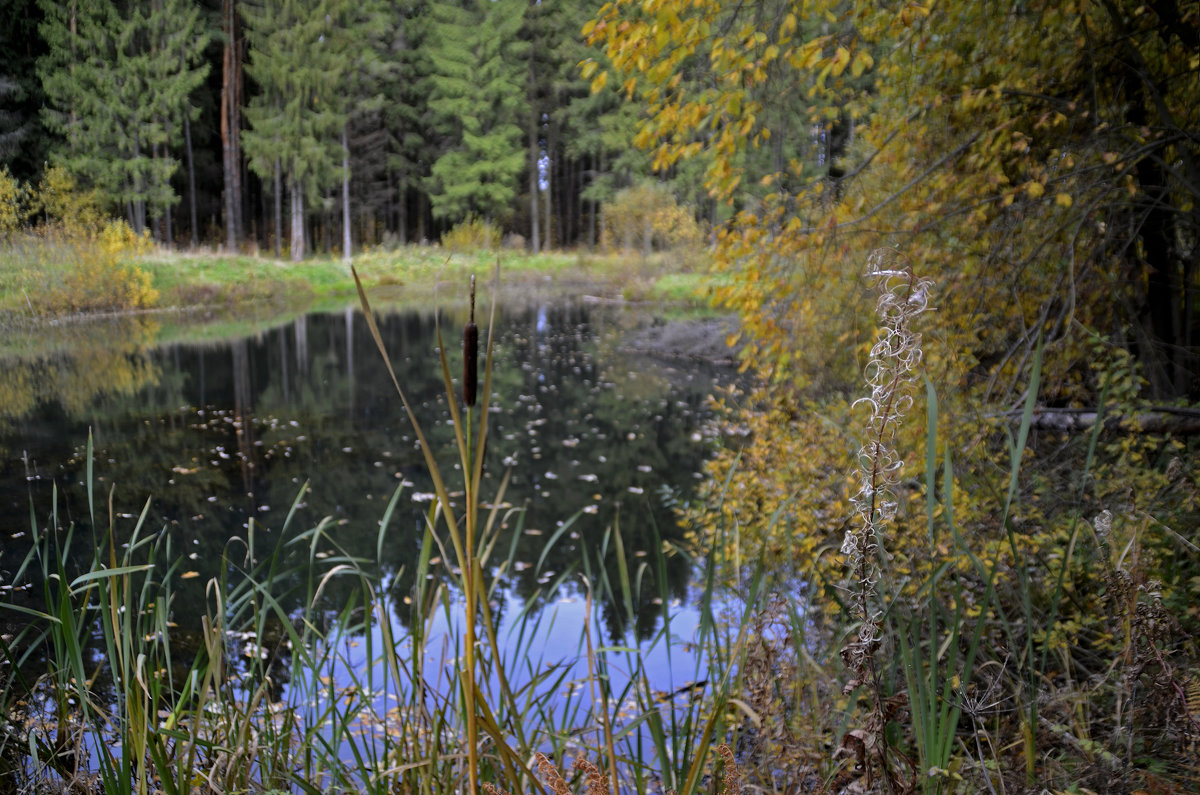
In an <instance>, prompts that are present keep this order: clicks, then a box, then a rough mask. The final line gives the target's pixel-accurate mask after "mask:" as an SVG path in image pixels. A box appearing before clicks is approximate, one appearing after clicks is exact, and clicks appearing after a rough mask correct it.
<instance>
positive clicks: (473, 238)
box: [442, 218, 500, 253]
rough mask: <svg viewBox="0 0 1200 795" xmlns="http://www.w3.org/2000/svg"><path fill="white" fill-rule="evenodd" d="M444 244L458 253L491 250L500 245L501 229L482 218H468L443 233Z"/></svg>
mask: <svg viewBox="0 0 1200 795" xmlns="http://www.w3.org/2000/svg"><path fill="white" fill-rule="evenodd" d="M442 245H443V246H445V247H446V248H448V249H450V250H451V251H454V252H458V253H468V252H472V251H480V250H483V251H490V250H492V249H496V248H499V247H500V230H499V229H497V228H495V227H494V226H492V225H491V224H490V223H488V222H487V221H484V220H483V219H481V218H468V219H467V220H465V221H463V222H461V223H459V224H457V225H456V226H455V227H454V228H453V229H451V230H450V231H449V232H446V233H445V234H444V235H442Z"/></svg>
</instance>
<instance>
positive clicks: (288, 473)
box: [0, 303, 720, 637]
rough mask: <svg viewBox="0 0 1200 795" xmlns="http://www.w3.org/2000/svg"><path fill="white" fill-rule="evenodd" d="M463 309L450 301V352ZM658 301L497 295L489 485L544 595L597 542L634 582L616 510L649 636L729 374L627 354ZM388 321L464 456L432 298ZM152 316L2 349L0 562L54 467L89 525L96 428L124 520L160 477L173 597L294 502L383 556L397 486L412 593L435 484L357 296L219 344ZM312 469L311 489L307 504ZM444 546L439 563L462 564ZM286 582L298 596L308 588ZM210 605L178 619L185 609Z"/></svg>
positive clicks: (447, 453) (369, 554)
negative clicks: (668, 550) (108, 334)
mask: <svg viewBox="0 0 1200 795" xmlns="http://www.w3.org/2000/svg"><path fill="white" fill-rule="evenodd" d="M461 320H463V318H455V317H443V318H442V323H443V332H444V334H445V338H446V340H447V345H448V347H449V348H450V350H451V352H452V354H453V358H454V359H455V360H456V359H457V344H458V339H459V337H458V331H459V324H460V322H461ZM643 320H644V318H641V317H638V316H636V315H633V314H630V313H629V312H628V311H626V310H622V309H620V308H614V307H597V306H590V305H585V304H581V303H567V304H554V305H545V306H541V307H537V308H535V309H532V310H521V311H510V312H501V313H500V317H499V320H498V323H497V332H498V342H497V361H496V365H495V368H494V375H493V393H494V408H493V411H494V412H495V413H494V415H493V416H492V417H491V424H492V427H491V432H490V441H489V446H488V450H487V467H486V472H485V481H484V483H485V485H484V489H483V493H484V495H485V496H486V495H489V494H492V493H494V491H495V489H496V488H497V487H498V485H499V482H500V480H501V478H502V476H503V474H504V473H505V471H506V470H509V469H511V473H512V474H511V482H510V484H509V487H508V490H507V492H506V493H505V494H504V495H503V498H504V500H505V502H506V503H507V505H509V506H511V507H512V508H516V509H521V510H519V511H512V512H506V513H505V515H506V516H507V521H506V523H505V524H506V527H505V535H504V536H502V537H501V539H500V541H499V543H498V548H500V549H503V550H508V549H509V548H510V547H511V548H514V549H515V559H516V560H518V561H520V562H521V564H524V565H519V566H518V567H516V568H517V570H514V571H511V572H508V573H507V574H506V575H505V577H506V582H505V584H506V586H507V588H506V589H505V590H506V592H507V594H508V596H509V597H511V598H513V601H519V602H521V603H532V604H533V605H535V606H537V605H540V604H542V603H543V602H545V601H546V600H547V599H548V598H549V596H548V589H547V586H548V585H549V584H551V583H553V582H555V581H557V580H559V579H560V578H562V577H563V576H564V574H566V575H567V577H566V582H568V583H570V582H573V581H575V580H574V579H573V575H572V574H571V573H572V572H574V571H579V570H581V569H582V568H583V566H584V565H585V564H584V556H585V555H590V556H591V558H590V560H589V562H588V563H587V564H586V565H588V566H590V567H592V569H593V572H594V571H595V569H596V568H597V567H601V566H602V567H604V568H605V569H606V570H608V571H609V574H610V578H611V580H612V582H614V583H615V582H619V578H618V576H617V570H618V561H617V559H616V551H615V548H614V545H613V544H612V543H609V544H608V546H607V547H605V546H604V539H605V537H606V531H607V530H609V529H610V528H612V527H613V526H614V525H618V524H619V527H620V530H621V533H622V538H623V542H624V551H625V555H626V561H625V564H626V566H627V568H628V571H629V572H630V574H631V576H632V577H634V578H636V580H637V582H639V583H640V597H639V598H638V600H637V603H636V610H635V614H634V616H633V623H634V626H633V627H632V629H634V630H635V633H636V635H637V636H639V637H646V636H648V635H649V634H650V633H651V632H652V631H653V629H654V626H655V623H656V620H657V617H658V616H659V615H660V614H661V611H662V610H663V602H664V601H670V600H671V599H681V598H683V597H684V595H685V592H686V585H687V582H686V579H687V576H688V570H687V565H686V562H685V561H684V560H683V559H682V558H679V557H669V558H667V559H665V561H664V563H663V565H661V566H658V565H657V564H655V563H654V561H655V555H654V554H653V553H654V551H655V550H657V549H659V548H660V547H661V545H662V543H663V542H671V541H677V540H678V535H679V529H678V528H677V527H676V524H675V522H674V519H673V517H672V514H671V510H670V502H671V501H672V500H674V499H679V498H681V497H685V496H686V495H687V494H688V491H689V489H690V487H691V485H692V483H694V479H695V473H696V472H697V471H698V470H699V468H700V464H701V460H702V457H703V455H704V454H705V451H706V449H707V446H708V442H707V441H706V439H705V438H704V437H703V433H702V428H703V427H704V423H705V420H706V414H705V409H704V403H705V399H706V398H707V396H708V395H709V394H711V392H712V389H713V383H714V379H715V378H716V377H717V376H718V375H720V373H719V371H717V370H716V369H715V368H714V369H708V368H705V367H704V366H702V365H700V364H695V363H693V364H690V365H688V366H687V367H683V366H679V367H675V366H668V365H666V364H664V362H662V361H656V360H652V359H647V358H645V357H639V356H634V355H631V354H626V353H624V352H623V351H622V348H621V340H622V332H623V331H624V330H626V329H627V328H629V327H631V326H634V325H637V324H638V323H640V322H642V321H643ZM380 330H381V332H382V333H383V335H384V337H385V340H386V342H387V345H388V347H389V349H390V350H391V352H392V354H393V357H394V361H393V366H394V367H395V369H396V373H397V376H398V377H399V378H400V380H401V383H402V384H403V385H404V387H405V389H406V391H407V392H408V394H409V397H410V399H412V400H413V401H414V403H415V405H416V407H417V413H418V415H419V417H420V419H421V421H422V423H423V425H424V428H425V432H426V434H427V436H428V438H429V439H430V441H431V442H432V443H433V445H434V446H435V448H436V449H437V450H439V451H441V452H442V454H441V455H440V460H441V461H442V466H443V467H444V468H445V470H446V471H449V470H451V469H454V468H455V466H456V465H455V457H454V441H453V439H454V437H453V427H452V425H451V424H450V420H449V413H448V412H447V410H446V406H445V402H444V401H445V399H444V395H443V393H442V388H441V383H440V371H439V368H438V367H437V364H436V361H437V360H436V353H435V351H436V338H435V336H434V316H433V314H432V313H429V312H425V313H420V312H407V313H403V314H392V315H387V316H384V317H381V318H380ZM152 333H153V330H152V329H150V330H146V329H143V330H141V331H138V332H136V333H135V334H130V335H128V336H126V337H125V339H124V340H123V341H122V342H120V343H118V344H112V343H111V342H110V341H107V340H105V339H103V338H102V337H101V335H98V334H97V335H93V336H91V337H89V336H88V335H86V334H84V335H81V336H80V338H79V340H78V344H77V345H76V346H73V347H72V350H71V352H69V353H62V354H53V355H47V356H42V357H32V358H30V357H8V358H6V359H4V360H2V361H0V385H3V386H2V387H0V389H3V392H0V453H3V463H2V465H0V506H3V511H2V516H0V538H3V539H5V543H4V545H3V550H2V551H0V570H3V571H4V572H8V573H11V572H13V571H15V569H16V567H17V566H18V565H19V561H20V559H21V558H22V557H23V556H24V554H25V549H24V548H22V546H21V538H22V537H24V538H27V537H28V536H27V535H26V536H22V535H21V534H22V533H26V531H28V529H29V524H28V523H29V520H28V516H29V506H30V504H31V501H32V504H33V506H34V507H35V509H36V512H37V514H38V516H39V521H44V517H45V516H46V515H47V514H48V511H49V505H50V503H51V484H52V483H57V485H58V489H59V492H60V495H61V496H60V501H59V504H60V517H61V520H62V521H63V522H64V523H65V522H67V521H71V520H75V521H77V522H80V523H81V524H83V525H84V527H83V528H81V531H82V532H84V533H86V532H88V529H87V528H86V520H81V518H82V517H86V516H87V510H86V492H85V490H84V487H83V483H82V481H83V480H84V478H85V462H84V454H83V450H84V443H85V440H86V438H87V433H88V428H89V427H90V428H91V429H92V433H93V436H94V439H95V450H96V472H97V478H96V480H97V494H98V495H101V496H99V497H98V500H97V502H98V503H101V504H102V503H103V502H104V499H105V495H107V494H108V493H109V490H110V488H111V489H113V494H114V506H115V512H116V514H117V515H118V519H117V527H118V532H124V533H128V532H130V528H132V526H133V524H134V522H135V517H136V515H137V514H138V513H139V512H140V511H141V509H142V505H143V501H144V500H145V499H146V497H147V496H150V497H151V501H150V504H149V508H148V518H147V525H146V526H147V528H150V529H157V528H160V527H165V528H166V531H167V532H168V533H169V534H170V536H171V539H172V543H173V545H174V548H175V549H180V550H183V554H184V555H185V556H186V564H185V565H186V566H187V568H188V569H189V570H190V571H194V572H196V575H197V576H194V577H190V578H188V579H183V580H180V581H179V582H178V586H177V587H178V592H177V602H176V603H177V604H196V605H199V604H201V603H202V602H203V600H204V583H205V582H207V581H208V580H209V578H210V577H213V576H217V575H218V574H220V573H221V572H220V571H219V568H220V566H221V560H222V553H223V551H224V550H226V549H227V548H228V545H229V543H230V539H231V538H234V537H244V536H245V535H246V533H247V531H248V529H249V528H250V526H251V523H252V522H253V523H254V524H255V525H256V527H257V530H256V534H257V536H258V542H257V543H258V545H259V548H260V549H264V550H266V549H269V548H270V545H271V542H272V540H277V539H278V538H280V537H281V536H282V534H283V530H284V527H283V525H284V519H285V517H286V516H287V515H288V513H289V510H290V509H292V507H293V504H294V503H295V505H296V508H295V511H296V513H295V516H294V517H293V519H292V523H291V525H290V530H291V531H292V532H298V531H302V530H304V529H306V528H309V527H312V526H314V525H315V524H316V523H317V522H319V521H320V520H321V519H322V518H323V517H331V518H332V520H333V521H334V522H335V523H336V525H337V526H336V529H335V530H334V531H333V537H334V538H335V539H336V541H337V544H338V545H339V547H340V549H341V551H342V552H345V553H347V554H350V555H353V556H356V557H360V558H363V559H368V560H374V559H375V552H376V544H377V539H378V531H379V520H380V518H381V516H382V515H383V512H384V508H385V505H386V503H387V501H388V500H389V499H390V498H391V496H392V495H393V493H394V491H395V490H396V488H397V487H398V486H401V485H403V488H404V492H403V495H402V497H401V504H402V506H403V507H404V510H402V511H398V512H397V515H396V517H395V518H394V520H393V523H392V526H391V527H390V528H389V532H388V535H387V543H386V545H385V546H384V548H383V555H382V560H381V561H380V565H381V566H382V571H380V572H379V573H380V574H381V575H382V576H385V577H387V578H388V579H389V580H390V581H392V582H393V583H394V585H395V589H396V592H397V593H400V594H403V593H408V592H410V591H411V590H412V586H413V582H412V577H413V572H414V569H415V564H416V561H417V556H418V553H419V549H420V545H421V540H422V538H423V534H424V519H423V512H424V510H425V509H426V508H427V507H428V503H427V502H423V500H424V499H426V498H427V495H428V494H429V493H430V492H432V491H433V488H432V484H431V482H430V480H429V478H428V477H427V475H426V474H425V467H424V462H423V459H422V456H421V453H420V451H419V449H418V447H417V443H416V440H415V438H414V434H413V432H412V429H411V427H410V426H409V424H408V421H407V419H406V418H405V417H404V415H403V409H402V407H401V405H400V403H399V401H398V399H396V397H395V394H394V390H393V389H392V387H391V385H390V383H389V381H388V379H387V375H386V373H385V371H384V369H383V367H382V366H381V365H380V363H379V360H378V352H377V351H376V350H375V346H374V343H373V341H372V340H371V339H370V337H369V334H368V333H367V331H366V328H365V324H364V323H363V321H362V318H361V317H360V316H359V315H358V314H357V312H354V311H350V310H347V311H345V312H338V313H333V314H323V315H312V316H306V317H300V318H297V319H296V320H295V321H294V322H289V323H287V324H284V325H280V326H277V327H274V328H271V329H268V330H264V331H262V332H260V333H257V334H255V335H253V336H251V337H246V338H242V339H238V340H236V341H233V342H226V343H220V344H202V345H186V344H173V345H168V346H163V347H156V348H151V347H149V345H148V340H149V338H150V336H151V335H152ZM455 369H456V368H455ZM451 480H453V478H451ZM307 481H311V484H312V486H311V490H310V491H309V492H308V493H306V494H304V495H303V496H302V497H300V499H299V502H297V496H298V495H299V494H300V493H301V487H302V485H303V484H304V483H305V482H307ZM489 484H490V488H489ZM451 488H453V486H451ZM98 507H101V506H99V505H98ZM101 512H102V511H101ZM572 517H575V518H574V520H573V521H572V523H571V524H570V526H569V527H568V528H567V530H566V531H565V532H563V533H562V534H561V535H560V537H559V539H558V542H557V543H556V544H555V545H554V547H553V548H552V549H550V550H549V552H546V554H545V555H543V552H544V551H545V549H546V545H547V542H548V541H549V539H550V538H551V537H553V536H554V535H555V534H556V533H557V531H558V530H559V529H560V528H561V526H562V524H563V523H564V522H567V521H568V520H571V518H572ZM320 552H322V553H324V552H329V553H332V552H333V550H320ZM543 558H544V560H543ZM539 560H541V561H542V565H541V566H540V567H539V566H538V565H536V564H537V563H538V562H539ZM77 563H78V564H79V565H82V564H83V561H78V562H77ZM446 565H447V564H446V563H443V564H442V565H441V567H440V568H438V569H437V572H438V576H443V577H446V578H447V579H449V577H448V575H449V572H448V570H447V569H446V568H445V567H446ZM5 576H6V577H7V576H9V575H8V574H6V575H5ZM293 576H296V577H297V578H298V582H297V584H299V582H300V581H301V580H302V579H303V577H302V576H301V575H300V574H296V575H293ZM660 578H664V579H665V582H662V583H660V581H659V580H660ZM281 585H283V584H282V583H281ZM337 587H338V584H337V582H336V581H335V582H334V583H332V584H331V586H330V588H329V590H328V591H327V593H326V598H327V600H328V602H329V611H330V613H331V614H332V613H333V612H336V609H337V606H338V605H339V604H340V603H342V602H341V601H339V600H344V599H345V598H347V595H346V594H341V593H339V592H338V591H337ZM278 592H280V593H282V592H283V590H282V589H280V590H279V591H278ZM663 595H665V596H666V599H665V600H664V599H662V596H663ZM286 598H288V597H285V599H286ZM290 598H292V599H295V600H299V599H302V598H303V589H302V588H296V589H295V593H294V594H293V595H292V596H291V597H290ZM298 606H299V604H298V602H297V603H296V604H287V603H285V607H288V608H293V607H298ZM503 606H504V605H501V607H502V608H503ZM199 612H200V611H195V612H194V613H186V612H185V613H184V614H183V615H181V616H180V617H179V618H178V621H179V623H180V624H181V625H184V626H185V627H186V623H187V621H188V620H198V615H199ZM399 612H400V614H399V615H398V616H397V618H398V619H399V620H401V621H402V622H404V621H407V620H408V619H409V615H408V611H399ZM604 616H605V619H606V621H607V623H608V629H609V632H610V634H611V635H612V636H614V637H619V636H621V635H623V634H624V632H625V630H626V629H628V628H630V627H628V626H627V625H628V623H629V617H628V616H627V614H626V612H625V610H624V609H623V608H622V609H616V608H615V607H614V606H612V605H606V606H605V609H604Z"/></svg>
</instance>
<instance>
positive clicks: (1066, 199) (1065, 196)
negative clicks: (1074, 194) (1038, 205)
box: [1054, 193, 1072, 207]
mask: <svg viewBox="0 0 1200 795" xmlns="http://www.w3.org/2000/svg"><path fill="white" fill-rule="evenodd" d="M1054 203H1055V204H1057V205H1058V206H1059V207H1070V206H1071V203H1072V200H1071V194H1069V193H1060V194H1058V195H1057V196H1055V197H1054Z"/></svg>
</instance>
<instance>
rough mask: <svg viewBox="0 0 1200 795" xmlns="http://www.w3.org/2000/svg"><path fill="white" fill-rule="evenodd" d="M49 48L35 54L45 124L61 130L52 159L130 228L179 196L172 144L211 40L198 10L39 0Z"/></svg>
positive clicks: (179, 2) (161, 3)
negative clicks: (116, 209)
mask: <svg viewBox="0 0 1200 795" xmlns="http://www.w3.org/2000/svg"><path fill="white" fill-rule="evenodd" d="M42 9H43V11H44V13H45V20H44V21H43V23H42V25H41V31H42V35H43V37H44V38H45V40H46V42H47V45H48V48H49V52H48V53H47V54H46V55H45V56H43V58H42V59H41V62H40V64H39V72H40V74H41V77H42V85H43V88H44V90H45V93H46V97H47V100H48V101H49V106H48V107H47V108H46V109H45V110H44V113H43V117H44V121H45V124H46V126H47V127H49V128H50V129H51V130H53V131H55V132H58V133H60V134H61V135H63V136H64V137H65V139H66V140H65V142H64V144H63V145H62V146H61V147H60V149H59V151H58V152H57V153H56V155H55V160H56V161H57V162H59V163H60V164H61V165H63V166H65V167H66V168H67V169H68V171H70V172H71V173H72V174H74V175H77V176H79V177H82V178H85V179H87V180H89V181H90V182H92V183H93V184H94V185H95V186H96V187H98V188H100V190H101V191H102V193H103V194H104V195H105V196H106V197H107V198H108V199H109V200H110V201H112V202H113V203H114V204H116V205H118V206H120V207H123V208H124V209H125V211H126V213H127V216H128V218H129V220H130V223H131V224H132V225H133V227H134V229H135V230H137V231H139V232H140V231H141V230H143V229H144V228H145V227H146V223H147V210H148V209H149V211H150V212H151V213H158V212H163V211H165V210H166V208H167V207H168V206H170V204H171V203H172V202H174V200H175V196H174V194H173V192H172V190H171V187H170V178H171V175H172V174H173V173H174V172H175V169H176V168H177V167H178V161H177V160H176V159H175V158H174V157H173V156H172V155H171V153H170V146H171V145H172V144H173V143H176V142H177V141H178V139H179V136H180V135H181V133H182V129H183V126H182V114H183V113H184V112H185V109H186V108H187V107H189V97H190V95H191V93H192V91H194V90H195V89H196V88H197V86H198V85H199V84H200V83H201V82H202V81H203V79H204V74H205V70H206V68H205V67H204V66H197V65H196V64H197V62H198V61H199V59H200V55H201V52H202V51H203V48H204V46H205V44H206V42H207V36H206V33H205V31H204V29H203V27H202V25H201V22H200V19H199V13H198V10H197V9H196V8H194V7H191V6H190V4H189V3H187V2H186V0H157V2H154V3H152V4H150V5H149V7H146V8H144V7H142V6H140V5H136V4H135V5H133V6H131V7H130V9H129V10H128V12H127V13H122V12H121V9H120V8H119V7H118V6H117V5H115V4H114V3H112V2H109V0H96V2H89V3H81V2H70V3H67V4H65V5H60V4H58V3H54V2H51V0H43V4H42Z"/></svg>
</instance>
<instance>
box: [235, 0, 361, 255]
mask: <svg viewBox="0 0 1200 795" xmlns="http://www.w3.org/2000/svg"><path fill="white" fill-rule="evenodd" d="M239 9H240V11H241V14H242V18H243V20H244V21H245V23H246V29H247V35H248V38H249V43H250V52H249V59H250V60H249V63H248V64H247V66H246V72H247V73H248V74H249V75H250V76H251V77H252V78H253V79H254V81H255V82H256V83H257V84H258V87H259V93H258V94H257V95H256V96H254V97H253V98H251V100H250V103H249V105H248V106H247V107H246V119H247V121H248V122H249V123H250V129H248V130H246V131H245V133H244V135H243V136H242V145H243V147H244V148H245V152H246V155H247V156H248V157H249V160H250V167H251V169H253V170H254V171H255V172H256V173H257V174H259V175H260V176H262V177H263V178H264V179H267V178H273V177H274V173H275V168H276V163H277V162H278V164H279V168H280V169H281V171H282V179H283V181H284V182H285V183H286V185H287V191H288V193H289V196H290V205H291V230H292V231H291V258H292V260H293V261H299V260H301V259H303V258H304V254H305V240H304V220H305V206H306V202H310V203H311V202H313V201H316V200H318V199H319V197H320V196H321V194H322V192H323V191H324V190H325V189H327V188H328V187H330V186H331V185H333V184H334V183H335V182H336V181H337V179H338V178H339V177H340V167H341V163H342V154H343V151H342V147H341V135H342V131H343V129H344V126H345V124H346V112H347V111H346V107H345V106H344V104H343V103H342V102H341V101H340V100H339V98H338V96H337V93H338V90H339V87H340V86H341V84H342V83H341V81H342V77H343V75H342V72H343V70H344V69H345V64H344V62H342V61H341V60H340V59H339V57H338V54H337V52H336V51H335V46H334V43H333V41H331V36H332V33H333V24H332V20H331V18H330V17H329V14H328V12H329V10H330V9H329V3H328V2H326V1H325V0H285V2H282V3H270V4H262V5H252V4H250V3H243V4H241V5H240V6H239Z"/></svg>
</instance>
